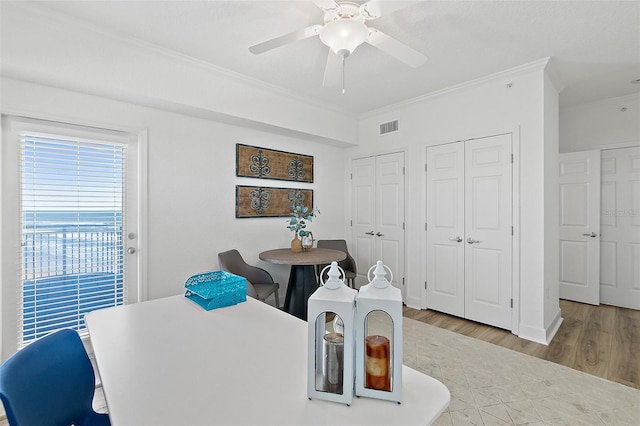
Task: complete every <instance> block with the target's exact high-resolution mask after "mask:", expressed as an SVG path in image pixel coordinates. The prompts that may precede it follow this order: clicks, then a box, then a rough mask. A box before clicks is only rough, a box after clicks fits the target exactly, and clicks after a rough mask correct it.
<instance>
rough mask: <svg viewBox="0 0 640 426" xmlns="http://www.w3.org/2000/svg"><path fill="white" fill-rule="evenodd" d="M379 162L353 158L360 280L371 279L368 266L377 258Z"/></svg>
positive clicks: (357, 261)
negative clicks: (376, 185)
mask: <svg viewBox="0 0 640 426" xmlns="http://www.w3.org/2000/svg"><path fill="white" fill-rule="evenodd" d="M375 165H376V163H375V158H374V157H368V158H360V159H357V160H353V162H352V166H351V173H352V179H351V180H352V190H351V194H352V199H351V202H352V206H351V211H352V217H353V219H352V221H353V242H354V244H353V250H354V253H353V257H354V259H355V261H356V265H358V277H357V278H358V281H360V282H365V283H366V282H368V280H367V270H368V268H369V266H366V267H364V266H363V265H373V264H374V263H375V261H376V259H375V243H376V241H375V236H374V234H375V227H376V223H375V213H376V187H375V179H376V166H375Z"/></svg>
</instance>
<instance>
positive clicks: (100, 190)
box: [18, 132, 127, 347]
mask: <svg viewBox="0 0 640 426" xmlns="http://www.w3.org/2000/svg"><path fill="white" fill-rule="evenodd" d="M19 144H20V222H21V223H20V229H21V247H20V262H21V265H20V284H21V286H20V288H21V292H20V297H19V306H18V312H19V320H18V328H19V329H18V340H19V341H18V346H19V347H22V346H24V345H26V344H28V343H29V342H30V341H32V340H34V339H37V338H38V337H41V336H43V335H45V334H47V333H50V332H51V331H54V330H57V329H60V328H72V329H75V330H78V331H80V332H82V331H83V330H84V329H85V324H84V316H85V314H87V313H88V312H90V311H92V310H95V309H100V308H105V307H110V306H116V305H121V304H123V303H124V302H125V298H126V291H125V274H126V271H125V262H124V245H123V243H124V237H123V236H124V235H125V232H126V231H125V229H124V227H125V226H124V224H125V223H126V221H125V217H124V216H125V211H126V210H125V199H126V196H125V194H126V172H125V171H126V167H125V165H126V155H127V145H126V144H118V143H113V142H107V141H100V140H84V139H78V138H75V137H63V136H58V135H47V134H38V133H27V132H23V133H20V137H19Z"/></svg>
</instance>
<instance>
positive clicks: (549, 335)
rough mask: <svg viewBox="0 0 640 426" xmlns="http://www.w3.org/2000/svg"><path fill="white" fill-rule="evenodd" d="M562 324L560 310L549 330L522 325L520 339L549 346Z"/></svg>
mask: <svg viewBox="0 0 640 426" xmlns="http://www.w3.org/2000/svg"><path fill="white" fill-rule="evenodd" d="M561 324H562V316H561V315H560V310H559V309H558V312H557V313H556V314H555V316H554V318H553V320H552V321H551V323H550V324H549V326H548V327H547V328H541V327H532V326H530V325H527V324H522V323H521V324H520V329H519V333H518V337H520V338H522V339H527V340H531V341H532V342H536V343H541V344H543V345H548V344H549V343H551V340H553V337H554V336H555V335H556V333H557V332H558V329H559V328H560V325H561Z"/></svg>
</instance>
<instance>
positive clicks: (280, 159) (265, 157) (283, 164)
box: [236, 144, 313, 182]
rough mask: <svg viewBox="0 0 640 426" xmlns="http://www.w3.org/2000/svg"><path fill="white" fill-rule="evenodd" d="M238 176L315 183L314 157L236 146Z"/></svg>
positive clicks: (248, 146) (241, 145) (255, 147)
mask: <svg viewBox="0 0 640 426" xmlns="http://www.w3.org/2000/svg"><path fill="white" fill-rule="evenodd" d="M236 176H240V177H252V178H258V179H276V180H290V181H295V182H313V156H311V155H302V154H294V153H291V152H284V151H276V150H274V149H266V148H259V147H257V146H250V145H243V144H236Z"/></svg>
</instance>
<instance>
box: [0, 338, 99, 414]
mask: <svg viewBox="0 0 640 426" xmlns="http://www.w3.org/2000/svg"><path fill="white" fill-rule="evenodd" d="M94 393H95V375H94V372H93V367H92V366H91V361H90V360H89V356H88V355H87V352H86V351H85V349H84V346H83V344H82V340H80V336H79V335H78V333H77V332H76V331H74V330H70V329H64V330H60V331H56V332H54V333H51V334H48V335H47V336H45V337H42V338H40V339H38V340H36V341H34V342H33V343H31V344H29V345H28V346H26V347H24V348H23V349H21V350H20V351H18V352H17V353H16V354H14V355H13V356H12V357H10V358H9V359H8V360H7V361H5V362H4V364H2V365H1V366H0V399H1V400H2V403H3V404H4V409H5V412H6V414H7V420H8V421H9V425H11V426H15V425H45V424H46V425H72V424H73V425H110V424H111V423H110V421H109V416H108V415H107V414H104V413H96V412H95V411H93V408H92V405H91V404H92V401H93V395H94Z"/></svg>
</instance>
